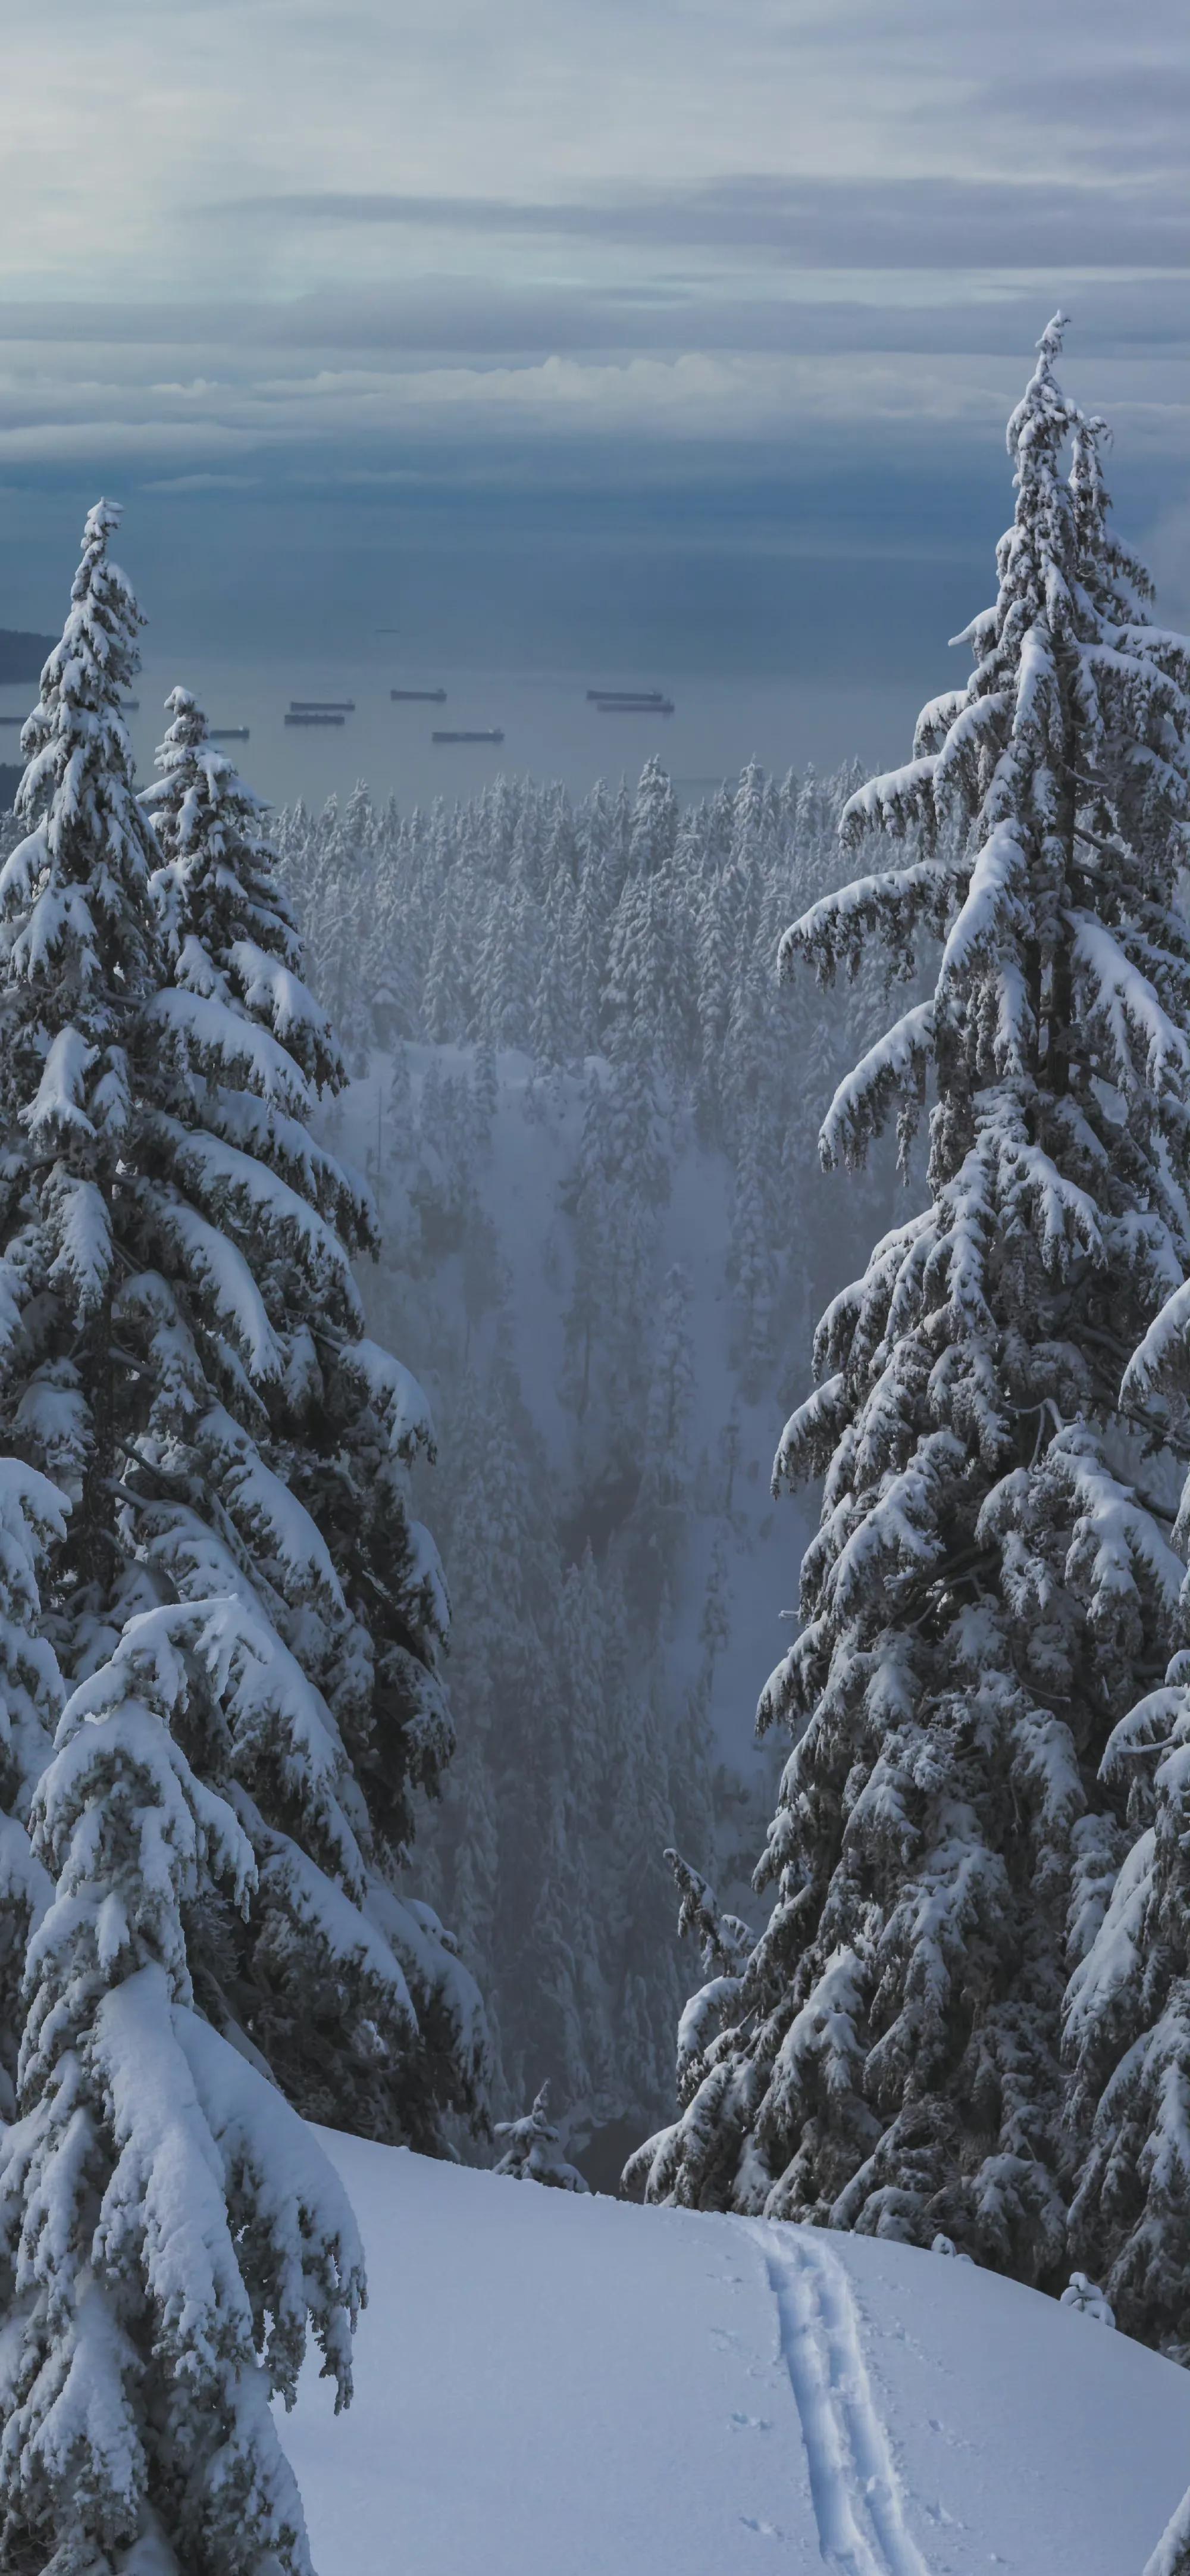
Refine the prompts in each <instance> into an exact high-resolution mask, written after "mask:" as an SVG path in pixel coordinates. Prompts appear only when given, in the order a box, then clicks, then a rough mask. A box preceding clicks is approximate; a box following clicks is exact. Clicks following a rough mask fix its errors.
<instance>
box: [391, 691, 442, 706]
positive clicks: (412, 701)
mask: <svg viewBox="0 0 1190 2576" xmlns="http://www.w3.org/2000/svg"><path fill="white" fill-rule="evenodd" d="M388 694H389V696H390V698H396V699H398V700H400V702H401V703H402V704H403V705H416V706H423V707H444V706H445V705H446V691H445V689H390V690H389V693H388Z"/></svg>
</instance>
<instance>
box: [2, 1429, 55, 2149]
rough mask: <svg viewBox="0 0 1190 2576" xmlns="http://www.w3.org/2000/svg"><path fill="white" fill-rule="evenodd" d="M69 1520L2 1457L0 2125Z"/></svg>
mask: <svg viewBox="0 0 1190 2576" xmlns="http://www.w3.org/2000/svg"><path fill="white" fill-rule="evenodd" d="M66 1513H67V1505H66V1499H65V1496H64V1495H63V1494H61V1493H60V1492H59V1490H58V1488H57V1486H56V1485H51V1484H50V1482H49V1480H48V1478H47V1477H45V1476H40V1475H39V1474H38V1473H37V1470H36V1468H34V1467H27V1466H25V1465H24V1463H23V1462H22V1461H21V1460H20V1459H17V1458H0V2124H2V2123H3V2122H4V2121H5V2120H11V2119H12V2118H13V2116H14V2113H15V2109H16V2092H15V2080H16V2071H17V2056H18V2052H19V2046H20V2034H21V2030H22V2027H23V2024H24V2007H23V2003H22V1997H21V1987H22V1981H23V1978H24V1971H25V1953H26V1951H27V1949H28V1946H29V1937H30V1934H31V1933H32V1931H33V1930H34V1928H35V1926H36V1925H37V1923H38V1922H39V1921H40V1918H41V1916H42V1914H43V1913H44V1911H45V1908H46V1905H47V1904H48V1902H49V1899H50V1896H51V1894H52V1892H53V1891H52V1886H51V1882H50V1880H49V1878H48V1876H47V1875H46V1872H45V1870H44V1869H43V1868H42V1865H41V1863H40V1861H39V1860H37V1859H36V1858H35V1856H34V1853H33V1851H32V1850H31V1848H30V1843H29V1816H30V1810H31V1807H32V1803H33V1794H34V1791H35V1789H36V1787H37V1783H38V1781H39V1779H40V1778H41V1774H42V1772H43V1771H44V1769H45V1766H46V1763H47V1761H48V1760H49V1756H50V1751H51V1747H52V1744H53V1737H54V1729H55V1727H56V1726H57V1723H58V1719H59V1716H60V1714H61V1708H62V1682H61V1676H60V1674H59V1671H58V1665H57V1659H56V1657H55V1654H54V1651H53V1648H52V1646H51V1645H50V1644H49V1642H48V1640H47V1639H46V1638H44V1637H42V1636H41V1635H40V1634H39V1627H40V1616H41V1601H40V1596H39V1592H38V1577H39V1573H40V1568H41V1564H42V1561H43V1559H44V1557H45V1555H46V1553H47V1551H48V1549H49V1548H50V1547H51V1545H56V1546H60V1545H61V1543H62V1541H63V1539H64V1538H65V1535H66Z"/></svg>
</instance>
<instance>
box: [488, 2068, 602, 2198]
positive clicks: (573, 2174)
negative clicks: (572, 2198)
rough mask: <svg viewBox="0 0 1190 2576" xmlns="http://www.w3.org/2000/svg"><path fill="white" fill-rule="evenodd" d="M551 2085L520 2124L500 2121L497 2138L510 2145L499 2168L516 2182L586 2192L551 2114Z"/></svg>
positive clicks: (540, 2093)
mask: <svg viewBox="0 0 1190 2576" xmlns="http://www.w3.org/2000/svg"><path fill="white" fill-rule="evenodd" d="M549 2093H550V2088H549V2083H548V2081H547V2082H546V2083H544V2084H543V2085H542V2087H541V2091H540V2092H539V2094H538V2095H537V2097H536V2100H535V2101H534V2104H533V2107H532V2110H530V2111H526V2112H525V2114H524V2117H523V2118H522V2119H520V2120H497V2122H496V2129H495V2134H496V2136H497V2137H498V2138H507V2140H508V2144H507V2146H506V2147H505V2149H504V2153H503V2155H502V2156H501V2158H500V2161H499V2163H498V2164H497V2165H496V2167H495V2171H496V2172H497V2173H498V2174H509V2175H511V2177H512V2180H513V2181H514V2182H541V2183H545V2184H547V2185H548V2186H549V2188H550V2189H551V2190H553V2191H586V2189H587V2184H586V2183H585V2182H584V2180H583V2177H582V2175H581V2173H580V2172H579V2171H578V2168H577V2166H576V2165H571V2164H567V2161H566V2158H565V2156H564V2155H563V2154H562V2151H561V2150H562V2132H561V2130H560V2129H559V2128H557V2127H556V2126H555V2124H554V2122H553V2121H552V2120H551V2118H550V2114H549Z"/></svg>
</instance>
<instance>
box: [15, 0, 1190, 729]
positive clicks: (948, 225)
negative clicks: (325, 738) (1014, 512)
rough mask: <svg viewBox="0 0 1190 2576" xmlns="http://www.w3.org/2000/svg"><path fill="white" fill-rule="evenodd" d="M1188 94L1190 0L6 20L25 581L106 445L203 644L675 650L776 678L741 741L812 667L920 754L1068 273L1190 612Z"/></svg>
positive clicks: (586, 666)
mask: <svg viewBox="0 0 1190 2576" xmlns="http://www.w3.org/2000/svg"><path fill="white" fill-rule="evenodd" d="M1188 114H1190V21H1188V19H1187V13H1186V10H1185V7H1184V5H1183V0H1176V5H1175V0H1154V5H1152V6H1150V7H1149V8H1147V9H1146V11H1145V12H1144V13H1143V15H1142V16H1138V15H1137V13H1135V12H1128V11H1123V10H1121V9H1120V8H1119V6H1118V5H1117V0H1085V5H1081V0H1080V5H1076V0H1050V5H1048V6H1047V7H1045V8H1044V9H1039V8H1037V7H1036V6H1035V5H1028V6H1026V5H1025V0H1004V5H1001V6H1000V7H998V8H997V9H996V10H995V11H994V12H991V11H989V12H983V13H974V12H968V13H963V12H958V13H956V12H953V11H950V12H944V11H943V10H942V9H940V8H938V7H932V8H926V9H916V10H907V9H906V8H905V7H904V6H903V0H732V5H731V6H730V7H729V6H727V5H726V0H716V5H710V0H507V5H506V6H504V7H502V8H500V9H494V8H493V7H492V6H491V5H490V0H440V5H439V6H437V7H436V8H435V9H434V10H433V11H432V12H425V11H424V10H420V9H415V8H414V6H413V5H412V0H175V5H174V7H173V8H172V9H171V10H170V11H169V13H168V15H163V14H162V12H161V11H160V9H159V8H158V7H157V6H156V5H155V0H154V5H150V0H107V5H106V6H105V9H104V12H103V20H102V33H101V36H99V37H98V38H97V32H96V19H95V16H94V12H93V9H92V7H91V6H90V5H89V0H88V5H84V0H59V5H58V6H57V8H56V9H55V11H54V13H53V17H52V20H49V21H47V20H45V19H44V18H37V17H35V16H33V15H28V16H26V17H25V19H24V20H23V22H22V23H21V24H19V25H16V24H14V25H13V26H12V27H10V28H8V29H6V37H5V62H4V89H3V96H2V98H0V134H2V137H3V143H4V150H3V152H2V153H0V216H2V220H0V623H7V624H11V625H22V624H26V625H33V626H47V625H48V626H53V625H54V624H55V623H56V622H57V618H58V615H59V613H60V609H61V605H62V600H63V595H64V591H65V586H66V583H67V581H68V579H69V574H70V570H71V567H72V564H73V561H74V559H75V549H76V542H77V533H78V523H79V520H80V515H81V512H82V510H83V509H84V508H85V506H86V504H87V502H88V501H89V500H91V499H92V498H94V497H95V495H96V493H97V492H98V491H100V490H101V489H103V490H108V491H110V492H112V493H113V494H115V495H116V496H117V497H119V498H120V499H121V500H122V501H123V502H124V503H125V504H126V509H127V521H126V528H125V534H124V539H123V541H122V552H123V555H124V559H125V560H126V562H127V564H128V566H129V569H130V570H131V571H132V572H133V574H134V576H135V578H136V580H137V582H138V585H139V587H140V589H141V591H142V593H143V596H144V600H145V604H146V607H147V608H148V610H149V612H150V615H151V618H152V629H151V650H152V653H153V657H154V662H155V663H156V661H157V659H158V657H160V658H161V660H162V662H163V665H167V666H168V667H169V668H170V669H171V670H175V671H176V673H177V674H181V673H183V672H184V671H191V672H193V673H194V674H195V675H196V676H197V674H198V671H199V669H200V667H204V668H207V669H209V670H210V671H211V672H212V673H214V672H217V671H218V670H219V669H221V668H222V667H223V666H224V665H225V664H232V663H234V664H235V665H236V666H237V667H238V668H246V667H248V666H251V665H255V666H256V669H257V672H258V676H259V679H260V684H261V687H262V688H263V689H265V690H266V694H267V690H268V689H271V688H272V687H273V685H274V679H275V680H276V681H277V682H279V683H283V677H284V669H285V668H287V667H288V666H289V661H290V660H292V664H293V667H294V668H295V669H297V667H298V665H299V663H300V664H301V667H302V669H303V670H305V668H306V666H307V665H310V666H311V667H313V666H314V665H316V664H319V663H322V664H324V665H325V668H326V671H327V673H328V680H329V677H331V676H333V677H336V678H337V677H338V675H339V674H340V673H341V672H342V671H344V670H346V669H350V670H352V671H353V672H358V671H359V670H360V669H361V668H366V665H367V661H368V657H369V655H370V654H371V653H372V651H373V650H376V651H377V652H378V654H380V656H381V658H382V659H383V660H384V662H385V668H386V669H387V668H388V662H389V660H391V662H392V664H393V666H394V668H393V672H392V673H391V674H390V676H395V675H396V665H397V664H398V663H399V664H400V665H401V666H404V667H406V668H408V669H410V670H420V669H421V668H422V667H423V666H425V667H427V668H428V667H429V666H430V665H431V664H432V665H434V666H435V667H436V668H441V669H443V670H446V671H449V672H457V673H460V674H461V673H463V672H465V671H479V672H484V671H492V672H505V673H512V672H513V671H517V672H521V673H525V672H529V673H532V672H544V673H546V674H559V675H562V674H566V675H569V674H573V675H574V676H575V677H578V676H580V675H582V674H584V673H587V674H590V675H591V676H593V677H599V676H601V675H602V674H605V673H606V674H610V675H612V676H620V675H621V674H625V673H631V672H633V671H639V670H648V671H649V672H650V673H652V672H656V673H657V674H658V676H659V677H660V678H661V679H662V680H665V681H669V682H671V683H672V684H673V686H674V688H675V690H677V689H678V686H679V683H680V682H684V683H685V701H684V702H685V704H686V705H687V706H692V705H694V704H695V703H696V700H695V698H694V696H693V695H692V690H693V689H694V688H695V686H697V687H698V688H700V689H702V688H705V689H706V690H708V691H710V692H711V693H712V697H713V693H714V691H715V690H719V691H720V693H721V695H720V699H719V701H718V703H720V704H721V705H726V704H727V702H728V698H729V697H730V695H731V693H732V692H739V693H740V695H739V697H738V699H737V700H736V703H738V704H739V705H740V709H741V727H740V728H736V727H735V726H734V725H733V726H731V727H729V728H728V732H729V733H730V736H731V742H730V746H729V744H728V742H727V740H726V739H725V740H724V742H723V743H722V745H721V744H720V742H719V737H718V735H717V734H716V736H715V749H714V757H713V759H711V760H710V762H709V765H710V766H711V767H714V766H716V765H717V764H718V763H719V761H720V760H721V759H722V760H723V761H724V762H725V763H726V765H731V764H732V763H733V762H734V759H735V757H736V753H737V751H739V750H740V749H741V747H742V750H743V752H744V754H746V751H747V750H748V749H749V748H751V747H753V746H752V744H751V743H750V741H749V739H748V728H747V724H746V720H745V717H744V705H745V695H744V693H746V692H747V691H748V690H749V689H751V690H752V691H753V693H754V702H755V705H756V708H757V715H756V719H755V723H754V727H753V730H755V731H756V732H757V733H758V734H760V735H767V733H768V730H769V726H768V719H767V717H763V718H762V715H761V708H762V704H763V705H764V706H768V705H769V704H770V700H769V699H768V698H767V696H766V697H764V698H763V699H762V697H761V696H760V695H756V694H755V693H756V692H758V691H761V690H762V689H764V688H765V687H766V685H767V684H768V683H773V684H775V685H776V684H783V685H784V686H785V687H786V688H787V690H788V691H789V692H790V693H791V695H790V703H791V704H796V705H797V706H798V707H799V708H800V710H801V713H802V716H803V717H806V718H808V717H809V716H810V714H811V712H812V710H813V709H814V708H815V707H817V708H819V709H821V710H822V716H823V727H824V730H823V736H822V743H823V752H824V756H826V757H830V756H832V755H833V752H834V750H835V748H836V747H837V746H838V745H839V743H840V742H841V741H844V740H851V739H854V741H855V742H856V745H857V747H858V748H859V749H860V750H861V751H863V752H865V753H868V752H872V753H874V754H876V755H879V754H880V753H882V752H883V750H884V748H885V745H886V739H887V734H888V731H889V729H890V726H891V724H892V720H893V718H894V716H895V718H896V722H897V723H898V724H899V723H900V710H901V707H902V703H903V702H904V704H908V702H909V701H910V700H912V699H913V698H914V697H915V695H921V694H924V693H926V692H927V691H928V690H929V689H931V688H933V687H937V686H940V685H944V684H945V682H946V680H947V679H948V677H949V676H950V675H951V670H952V665H953V657H951V660H950V661H948V660H947V657H946V638H947V636H948V635H949V634H950V633H952V632H953V631H954V629H955V627H956V626H957V625H959V624H961V623H963V622H964V621H965V619H966V618H967V617H968V616H969V615H970V614H971V612H972V610H973V609H974V608H976V607H977V606H979V605H980V604H982V602H983V601H984V599H985V598H986V596H987V593H988V586H989V580H990V578H991V561H990V553H991V546H992V543H993V541H994V539H995V536H996V535H997V533H998V531H999V529H1000V527H1001V526H1002V525H1003V524H1004V521H1005V519H1006V517H1007V515H1008V513H1009V510H1010V506H1011V496H1010V493H1009V489H1008V480H1007V470H1006V463H1005V457H1004V448H1003V423H1004V417H1005V414H1006V412H1007V409H1008V407H1009V405H1010V403H1011V402H1012V400H1013V399H1014V397H1015V395H1016V393H1017V391H1018V390H1019V387H1020V385H1021V383H1022V382H1023V378H1024V374H1025V372H1026V369H1027V366H1028V363H1029V356H1030V351H1031V349H1032V345H1033V343H1034V341H1035V339H1036V337H1037V334H1038V331H1039V330H1040V329H1041V327H1042V325H1043V324H1044V322H1045V321H1046V320H1047V319H1048V316H1049V314H1050V313H1051V312H1052V311H1053V310H1054V308H1055V306H1057V305H1059V304H1061V305H1062V306H1063V307H1064V308H1065V309H1066V310H1068V311H1069V312H1070V314H1071V316H1072V323H1071V329H1070V332H1069V335H1068V356H1067V363H1066V369H1065V374H1066V380H1067V382H1068V385H1069V389H1070V390H1071V392H1072V393H1074V394H1075V395H1076V396H1077V397H1078V398H1079V399H1080V400H1084V401H1086V402H1087V403H1089V404H1091V405H1093V406H1095V407H1097V408H1099V409H1101V410H1103V411H1105V412H1106V413H1107V414H1108V415H1109V416H1110V418H1111V420H1112V422H1113V424H1114V427H1115V430H1116V434H1117V445H1116V451H1115V458H1114V461H1113V468H1112V473H1113V482H1114V485H1115V489H1116V493H1117V500H1118V505H1119V514H1120V519H1121V523H1122V524H1123V525H1124V526H1125V527H1126V529H1127V531H1128V533H1129V534H1130V535H1133V536H1134V537H1136V538H1137V539H1138V540H1139V541H1140V542H1141V544H1142V545H1143V546H1144V547H1145V548H1147V550H1148V552H1149V554H1150V556H1151V558H1152V560H1153V563H1154V568H1155V570H1156V571H1157V573H1158V576H1159V579H1160V582H1161V586H1162V609H1163V613H1164V614H1166V615H1167V616H1168V617H1169V619H1170V620H1171V621H1173V620H1175V619H1178V618H1184V619H1187V620H1190V408H1188V404H1190V190H1188V188H1187V181H1186V155H1185V143H1184V137H1185V131H1186V122H1187V116H1188ZM381 626H389V627H391V628H392V629H393V630H394V632H393V635H392V636H391V637H390V638H388V639H384V641H383V645H381V641H380V639H379V638H378V636H377V630H378V629H379V628H380V627H381ZM266 675H269V676H268V677H267V679H266ZM382 677H383V674H382V673H380V672H379V671H378V673H377V683H378V686H379V683H380V680H381V679H382ZM723 692H726V693H727V695H726V696H724V695H723V694H722V693H723ZM480 695H481V696H483V692H482V691H481V692H480ZM526 703H528V701H526ZM535 703H536V701H535ZM707 703H708V704H709V703H711V700H710V699H708V701H707ZM772 703H775V702H772ZM849 728H850V730H849ZM805 729H806V728H805V726H804V725H803V724H802V723H801V722H800V721H799V722H798V723H797V724H796V725H793V726H791V738H790V743H789V753H790V756H801V755H802V752H803V744H804V733H805ZM794 737H796V739H795V738H794ZM674 740H675V765H681V764H682V763H683V762H684V761H685V758H686V755H685V753H684V752H682V751H681V749H680V746H678V745H677V742H676V736H675V737H674ZM254 741H255V737H254ZM755 747H756V748H758V749H761V750H763V748H764V746H763V743H762V742H761V741H759V740H758V741H757V743H756V745H755ZM805 747H808V746H805ZM891 748H893V749H895V748H896V742H895V741H894V742H893V744H892V745H891ZM536 756H537V754H536V750H535V751H534V757H536ZM774 756H779V755H776V754H775V755H774ZM313 757H314V755H313V754H311V758H313ZM321 757H322V754H321V753H319V754H318V758H320V759H321ZM571 757H572V752H571V748H570V745H569V737H567V748H566V749H565V751H563V749H562V747H561V744H560V746H559V752H558V764H557V765H558V766H560V767H568V766H569V765H570V761H571Z"/></svg>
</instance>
